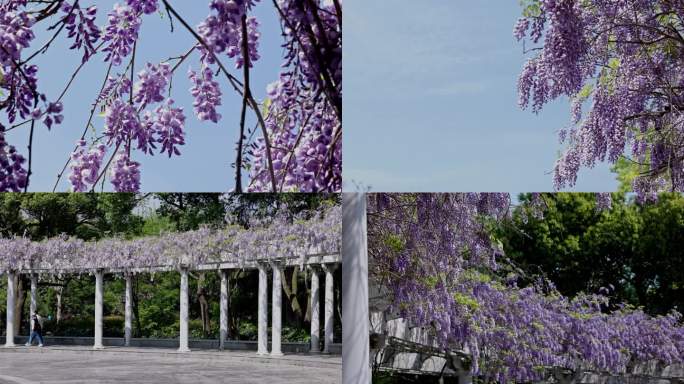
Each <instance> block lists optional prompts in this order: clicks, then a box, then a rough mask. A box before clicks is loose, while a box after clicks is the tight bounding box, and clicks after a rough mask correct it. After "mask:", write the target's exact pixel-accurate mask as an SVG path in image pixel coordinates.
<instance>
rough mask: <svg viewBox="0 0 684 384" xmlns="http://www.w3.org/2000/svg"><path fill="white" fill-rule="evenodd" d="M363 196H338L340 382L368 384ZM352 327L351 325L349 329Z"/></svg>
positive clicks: (369, 376) (364, 204)
mask: <svg viewBox="0 0 684 384" xmlns="http://www.w3.org/2000/svg"><path fill="white" fill-rule="evenodd" d="M368 318H369V317H368V249H367V245H366V195H365V194H364V193H343V194H342V319H343V320H342V321H343V323H344V324H346V325H347V326H345V327H343V330H342V345H343V347H342V361H344V365H343V367H342V382H343V383H344V384H370V382H371V374H370V357H369V345H368V344H369V343H368V341H369V340H368V336H369V333H368ZM350 325H353V326H350Z"/></svg>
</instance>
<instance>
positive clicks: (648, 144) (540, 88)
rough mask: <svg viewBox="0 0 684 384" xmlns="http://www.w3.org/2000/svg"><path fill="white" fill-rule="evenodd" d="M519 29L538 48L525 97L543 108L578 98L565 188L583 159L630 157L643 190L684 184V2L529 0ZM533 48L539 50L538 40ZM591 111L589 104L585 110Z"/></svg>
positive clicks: (567, 133) (524, 76)
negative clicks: (555, 101) (549, 104)
mask: <svg viewBox="0 0 684 384" xmlns="http://www.w3.org/2000/svg"><path fill="white" fill-rule="evenodd" d="M523 4H524V11H523V17H522V18H520V19H519V21H518V23H517V24H516V26H515V30H514V35H515V37H516V38H517V39H518V40H520V41H525V42H530V43H531V44H533V45H534V46H535V47H534V48H531V49H528V52H533V53H534V54H533V56H532V57H531V58H530V59H529V60H528V61H527V63H526V64H525V66H524V68H523V70H522V73H521V74H520V78H519V83H518V92H519V98H520V100H519V103H520V106H521V107H523V108H527V107H530V106H531V108H532V110H533V111H534V112H539V111H540V110H541V109H542V107H543V106H544V105H545V104H547V103H548V102H550V101H552V100H555V99H558V98H559V97H568V98H569V99H570V100H571V101H572V119H571V120H572V124H571V126H570V127H569V128H567V129H562V130H561V131H560V140H561V142H564V143H566V144H567V147H566V149H565V151H564V153H563V154H562V156H561V157H560V158H559V160H558V161H557V163H556V166H555V178H554V180H555V186H556V188H563V187H565V186H572V185H574V184H575V182H576V180H577V173H578V171H579V169H580V167H582V166H586V167H593V166H594V165H595V163H596V162H598V161H606V160H607V161H609V162H611V163H616V162H617V161H618V160H619V159H620V158H626V159H628V160H629V161H630V162H631V163H633V164H634V165H635V166H636V167H637V168H638V169H639V171H640V174H639V176H638V177H637V178H636V179H635V180H634V181H633V188H634V191H635V192H637V193H639V194H650V193H653V192H657V191H662V190H671V191H679V192H681V191H684V124H683V122H684V115H683V114H682V107H683V106H684V105H683V100H684V92H682V90H683V89H684V76H682V73H681V69H682V67H684V55H682V52H683V50H684V8H683V7H682V6H681V4H680V3H679V2H677V1H670V0H654V1H630V0H611V1H606V0H589V1H574V0H526V1H525V2H524V3H523ZM528 48H529V47H528ZM585 108H587V109H588V111H586V112H584V109H585Z"/></svg>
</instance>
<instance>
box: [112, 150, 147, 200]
mask: <svg viewBox="0 0 684 384" xmlns="http://www.w3.org/2000/svg"><path fill="white" fill-rule="evenodd" d="M139 168H140V163H138V162H137V161H133V160H131V158H130V156H129V155H128V154H126V153H125V152H119V153H118V154H117V155H116V157H115V158H114V165H113V166H112V169H111V174H110V177H111V181H112V185H113V186H114V190H115V191H116V192H137V191H139V190H140V169H139Z"/></svg>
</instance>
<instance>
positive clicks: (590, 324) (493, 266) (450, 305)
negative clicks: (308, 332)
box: [368, 193, 684, 383]
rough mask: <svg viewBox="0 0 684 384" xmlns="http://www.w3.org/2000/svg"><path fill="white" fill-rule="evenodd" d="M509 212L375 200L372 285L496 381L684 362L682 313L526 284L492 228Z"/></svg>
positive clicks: (504, 204)
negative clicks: (655, 312)
mask: <svg viewBox="0 0 684 384" xmlns="http://www.w3.org/2000/svg"><path fill="white" fill-rule="evenodd" d="M532 197H533V198H535V196H532ZM536 198H538V196H537V197H536ZM600 199H601V197H598V196H597V200H600ZM599 203H600V202H599ZM509 206H510V197H509V196H508V195H507V194H489V193H459V194H372V195H370V196H369V210H368V253H369V259H371V260H372V266H371V269H370V270H369V277H370V278H371V279H373V280H374V281H375V282H376V283H377V284H382V285H383V286H384V287H386V288H388V289H389V292H390V293H389V295H390V297H389V299H390V302H391V303H392V304H391V309H390V310H392V311H396V313H399V314H400V315H401V316H402V317H404V318H406V319H407V320H408V321H409V323H410V324H413V326H415V327H424V328H426V329H429V330H430V331H431V332H433V334H434V335H435V340H434V342H435V343H436V345H437V346H439V347H440V348H444V349H457V350H462V351H467V353H468V354H469V355H470V357H471V359H472V360H471V361H472V364H470V367H471V368H470V369H471V372H472V373H473V374H474V375H478V376H482V377H487V378H490V379H491V380H493V382H499V383H512V382H516V383H518V382H539V381H540V380H543V378H544V376H545V374H546V373H548V372H546V371H547V370H549V369H554V368H563V369H567V370H570V371H575V372H578V371H585V370H594V371H600V372H610V373H613V374H623V373H625V372H630V370H631V369H633V368H634V367H635V365H638V364H644V363H649V364H662V365H665V366H667V365H671V364H681V363H682V362H684V327H683V326H682V323H681V321H682V316H681V315H680V314H679V313H677V312H672V313H670V314H668V315H666V316H649V315H647V314H645V313H644V312H643V311H642V310H641V309H632V308H629V307H627V306H622V307H619V308H617V309H615V310H608V308H609V306H608V303H609V300H608V297H606V296H603V295H600V294H599V295H590V294H579V295H577V296H576V297H575V298H572V299H570V298H568V297H565V296H563V295H562V294H560V293H559V292H558V291H557V290H556V288H555V287H554V285H553V283H552V282H550V281H548V280H545V279H541V278H538V279H532V282H531V283H529V284H528V283H525V281H527V280H529V279H530V277H531V276H521V274H524V273H525V272H524V271H522V270H521V269H520V268H519V267H517V266H515V265H513V264H512V263H510V262H509V261H508V260H507V259H506V258H505V256H504V255H503V251H502V249H501V247H500V245H499V244H498V242H497V241H496V239H495V238H493V237H492V236H491V232H490V231H488V230H487V228H488V225H491V224H493V223H497V222H500V221H502V220H505V219H506V218H507V217H509V214H510V209H509ZM519 282H521V283H522V284H524V285H522V284H521V285H518V284H519Z"/></svg>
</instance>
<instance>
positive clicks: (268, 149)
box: [162, 0, 277, 192]
mask: <svg viewBox="0 0 684 384" xmlns="http://www.w3.org/2000/svg"><path fill="white" fill-rule="evenodd" d="M162 1H163V2H164V6H165V7H166V8H167V10H168V11H169V12H171V14H172V15H173V16H175V17H176V18H177V19H178V21H180V23H181V24H182V25H183V27H185V29H187V30H188V32H190V34H192V36H193V37H194V38H195V39H196V40H197V41H198V42H199V43H200V44H201V45H202V46H203V47H204V49H206V51H207V52H208V53H209V54H210V55H212V57H213V59H214V61H216V63H217V64H218V66H219V68H221V70H222V71H223V74H224V75H225V76H226V77H227V78H228V81H229V82H230V83H231V85H232V86H233V88H235V90H236V91H237V92H238V93H240V94H241V95H243V93H245V94H247V98H248V101H249V105H250V107H251V108H252V110H253V111H254V113H255V114H256V116H257V120H258V121H259V124H260V125H261V130H262V134H263V135H264V146H265V147H266V161H267V163H268V170H269V173H270V176H271V187H272V192H276V191H277V189H276V181H275V172H274V171H273V159H272V158H271V141H270V140H269V137H268V130H267V129H266V123H265V122H264V117H263V116H262V114H261V111H260V110H259V104H258V103H257V102H256V100H254V97H252V93H251V91H250V89H249V88H248V87H245V86H244V85H243V91H242V92H240V89H239V88H238V86H237V85H236V83H239V80H237V79H236V78H235V76H233V75H231V74H230V73H229V72H228V70H227V69H226V68H225V67H224V65H223V63H221V60H219V58H218V56H216V53H215V52H214V50H213V49H212V48H211V47H210V46H209V45H208V44H207V43H206V42H205V41H204V39H203V38H202V37H201V36H200V35H199V34H197V32H195V30H194V29H192V27H191V26H190V25H189V24H188V23H187V21H185V19H183V18H182V17H181V16H180V15H179V14H178V12H176V10H175V9H174V8H173V7H171V4H169V2H168V0H162ZM243 96H244V95H243Z"/></svg>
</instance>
